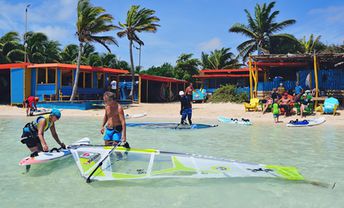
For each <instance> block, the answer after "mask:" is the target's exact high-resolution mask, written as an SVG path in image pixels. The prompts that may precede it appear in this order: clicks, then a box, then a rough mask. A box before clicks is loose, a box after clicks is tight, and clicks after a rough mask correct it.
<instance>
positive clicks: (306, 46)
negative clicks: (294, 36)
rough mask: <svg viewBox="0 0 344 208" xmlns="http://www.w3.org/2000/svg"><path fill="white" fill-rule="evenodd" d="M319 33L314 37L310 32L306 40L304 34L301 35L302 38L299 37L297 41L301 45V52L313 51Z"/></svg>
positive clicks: (317, 41) (317, 42) (318, 38)
mask: <svg viewBox="0 0 344 208" xmlns="http://www.w3.org/2000/svg"><path fill="white" fill-rule="evenodd" d="M320 37H321V36H320V35H319V36H317V37H316V38H314V36H313V34H311V35H310V36H309V39H308V40H306V36H304V37H303V39H301V40H300V41H299V43H300V45H301V51H300V52H301V53H313V52H314V49H315V47H316V45H317V44H319V42H320V41H319V40H320Z"/></svg>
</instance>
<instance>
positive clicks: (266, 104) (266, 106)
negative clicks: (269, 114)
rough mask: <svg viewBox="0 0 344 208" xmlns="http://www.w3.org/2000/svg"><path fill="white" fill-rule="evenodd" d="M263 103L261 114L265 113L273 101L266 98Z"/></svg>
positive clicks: (268, 97)
mask: <svg viewBox="0 0 344 208" xmlns="http://www.w3.org/2000/svg"><path fill="white" fill-rule="evenodd" d="M265 101H266V102H265V103H264V107H263V114H264V113H265V112H266V110H267V109H268V108H269V106H270V105H271V104H272V103H273V99H272V98H271V97H270V96H266V97H265Z"/></svg>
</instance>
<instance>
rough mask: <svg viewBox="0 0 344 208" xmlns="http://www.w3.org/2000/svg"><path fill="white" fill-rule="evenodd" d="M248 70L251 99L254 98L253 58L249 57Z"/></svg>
mask: <svg viewBox="0 0 344 208" xmlns="http://www.w3.org/2000/svg"><path fill="white" fill-rule="evenodd" d="M248 68H249V81H250V99H252V98H253V91H252V87H253V85H252V60H251V56H249V59H248Z"/></svg>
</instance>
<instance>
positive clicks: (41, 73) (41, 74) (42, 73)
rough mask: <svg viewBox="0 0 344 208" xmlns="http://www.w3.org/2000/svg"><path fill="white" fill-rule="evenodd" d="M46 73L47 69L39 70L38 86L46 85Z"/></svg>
mask: <svg viewBox="0 0 344 208" xmlns="http://www.w3.org/2000/svg"><path fill="white" fill-rule="evenodd" d="M45 73H46V69H37V84H45V83H46V80H45V79H46V77H45Z"/></svg>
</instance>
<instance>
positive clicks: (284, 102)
mask: <svg viewBox="0 0 344 208" xmlns="http://www.w3.org/2000/svg"><path fill="white" fill-rule="evenodd" d="M291 102H292V100H291V99H290V97H289V95H288V93H287V92H285V93H284V94H283V96H282V98H281V99H280V108H283V109H284V112H285V116H289V115H290V110H291V106H290V104H291Z"/></svg>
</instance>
